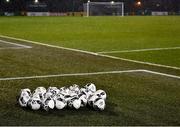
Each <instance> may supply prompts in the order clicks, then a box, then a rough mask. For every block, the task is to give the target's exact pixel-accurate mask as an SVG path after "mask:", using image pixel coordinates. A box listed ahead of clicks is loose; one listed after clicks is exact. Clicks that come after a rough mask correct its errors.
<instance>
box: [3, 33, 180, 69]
mask: <svg viewBox="0 0 180 127" xmlns="http://www.w3.org/2000/svg"><path fill="white" fill-rule="evenodd" d="M0 37H2V38H8V39H13V40H17V41H24V42H28V43H32V44H38V45H43V46H47V47H52V48H58V49H63V50H69V51H75V52H80V53H86V54H90V55H95V56H101V57H106V58H111V59H116V60H122V61H127V62H133V63H138V64H144V65H150V66H156V67H163V68H169V69H176V70H180V68H179V67H173V66H168V65H162V64H155V63H150V62H143V61H137V60H132V59H125V58H121V57H115V56H110V55H105V54H99V53H95V52H90V51H84V50H80V49H73V48H66V47H61V46H55V45H50V44H45V43H40V42H36V41H30V40H25V39H20V38H14V37H9V36H4V35H0Z"/></svg>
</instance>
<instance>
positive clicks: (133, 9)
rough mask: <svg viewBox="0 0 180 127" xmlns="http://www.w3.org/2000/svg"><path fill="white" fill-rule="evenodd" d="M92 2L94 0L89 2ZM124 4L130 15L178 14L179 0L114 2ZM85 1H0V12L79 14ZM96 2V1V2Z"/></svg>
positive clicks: (126, 0)
mask: <svg viewBox="0 0 180 127" xmlns="http://www.w3.org/2000/svg"><path fill="white" fill-rule="evenodd" d="M91 1H92V2H93V1H95V0H91ZM102 1H103V2H108V1H110V0H99V1H98V2H102ZM114 1H115V2H124V3H125V13H126V14H132V13H136V14H138V12H145V13H150V12H151V11H168V12H176V13H179V12H180V0H138V1H141V3H142V4H141V6H138V5H137V2H138V1H137V0H114ZM86 2H87V0H39V2H38V3H35V2H34V0H10V1H9V2H7V1H6V0H0V12H27V11H34V12H46V11H49V12H81V11H83V3H86ZM96 2H97V0H96Z"/></svg>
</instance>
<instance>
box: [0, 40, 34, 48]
mask: <svg viewBox="0 0 180 127" xmlns="http://www.w3.org/2000/svg"><path fill="white" fill-rule="evenodd" d="M0 42H2V43H6V44H11V45H15V46H19V47H23V48H32V47H31V46H27V45H22V44H17V43H13V42H9V41H4V40H0Z"/></svg>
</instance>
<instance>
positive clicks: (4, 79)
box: [0, 69, 142, 81]
mask: <svg viewBox="0 0 180 127" xmlns="http://www.w3.org/2000/svg"><path fill="white" fill-rule="evenodd" d="M141 71H142V70H140V69H139V70H125V71H105V72H91V73H72V74H57V75H40V76H27V77H10V78H0V81H10V80H23V79H39V78H53V77H71V76H89V75H104V74H120V73H132V72H141Z"/></svg>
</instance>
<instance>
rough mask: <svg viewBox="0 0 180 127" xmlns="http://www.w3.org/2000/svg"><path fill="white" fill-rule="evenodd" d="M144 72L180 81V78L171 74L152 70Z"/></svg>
mask: <svg viewBox="0 0 180 127" xmlns="http://www.w3.org/2000/svg"><path fill="white" fill-rule="evenodd" d="M143 72H147V73H151V74H155V75H161V76H166V77H170V78H176V79H180V76H176V75H170V74H166V73H161V72H155V71H150V70H143Z"/></svg>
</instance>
